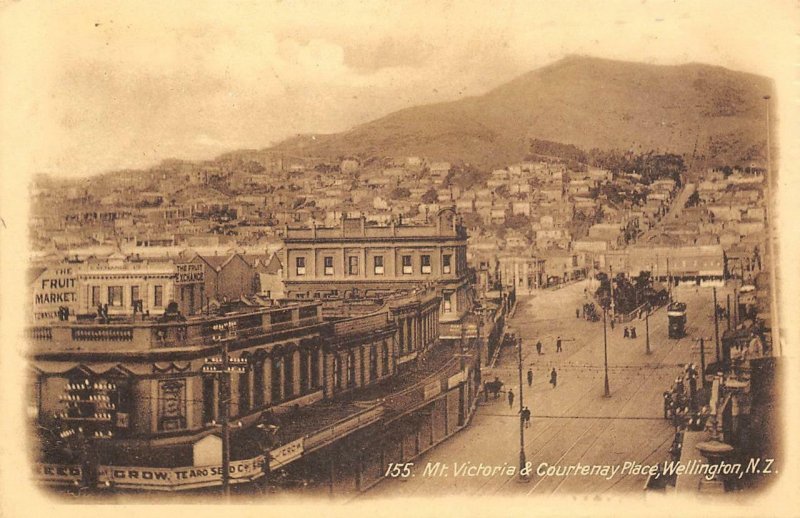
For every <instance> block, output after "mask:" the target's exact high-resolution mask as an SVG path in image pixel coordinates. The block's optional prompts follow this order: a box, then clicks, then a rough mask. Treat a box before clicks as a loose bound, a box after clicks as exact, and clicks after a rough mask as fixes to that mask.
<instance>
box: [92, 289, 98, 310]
mask: <svg viewBox="0 0 800 518" xmlns="http://www.w3.org/2000/svg"><path fill="white" fill-rule="evenodd" d="M98 304H100V286H92V306H96V305H98Z"/></svg>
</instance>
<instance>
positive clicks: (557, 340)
mask: <svg viewBox="0 0 800 518" xmlns="http://www.w3.org/2000/svg"><path fill="white" fill-rule="evenodd" d="M556 352H557V353H560V352H561V337H560V336H559V337H558V338H556Z"/></svg>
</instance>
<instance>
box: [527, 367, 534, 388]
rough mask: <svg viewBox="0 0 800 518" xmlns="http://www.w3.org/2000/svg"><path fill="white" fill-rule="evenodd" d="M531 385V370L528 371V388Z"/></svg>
mask: <svg viewBox="0 0 800 518" xmlns="http://www.w3.org/2000/svg"><path fill="white" fill-rule="evenodd" d="M531 385H533V369H528V386H529V387H530V386H531Z"/></svg>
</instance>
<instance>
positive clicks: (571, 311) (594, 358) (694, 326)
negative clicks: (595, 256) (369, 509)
mask: <svg viewBox="0 0 800 518" xmlns="http://www.w3.org/2000/svg"><path fill="white" fill-rule="evenodd" d="M588 287H589V282H588V281H583V282H579V283H576V284H573V285H570V286H568V287H565V288H563V289H560V290H554V291H550V290H543V291H542V292H540V293H537V294H536V295H532V296H530V297H525V298H520V299H519V300H518V303H517V304H518V306H517V310H516V313H515V315H514V316H513V318H511V319H510V320H509V322H508V328H509V330H510V331H509V332H515V333H516V334H517V335H518V336H521V337H522V340H523V343H522V347H523V370H524V373H525V372H527V369H528V368H531V369H533V372H534V383H533V386H532V387H528V386H527V381H526V380H524V387H523V392H522V396H523V399H524V404H525V405H526V406H527V407H528V408H529V409H530V410H531V412H532V422H531V425H530V427H529V428H526V429H525V430H524V432H525V435H524V437H525V439H524V441H525V442H524V444H525V454H526V458H527V460H528V461H529V462H531V465H532V467H533V470H534V473H532V475H531V477H530V480H528V481H525V482H520V481H519V477H518V476H516V474H511V473H510V472H509V469H510V468H516V467H517V466H518V465H519V450H520V437H519V434H520V427H519V414H518V412H519V399H518V398H519V394H520V392H519V387H518V385H519V382H518V369H517V351H516V349H514V348H511V349H506V350H504V351H503V352H502V353H501V356H500V359H499V362H498V364H497V366H496V367H495V368H494V369H485V370H484V372H483V379H485V380H491V379H494V376H497V377H499V378H500V379H501V380H503V381H504V382H505V384H506V386H505V387H504V388H505V389H509V388H511V390H512V391H513V392H514V394H515V399H514V404H513V406H512V407H509V404H508V400H507V394H502V395H501V397H500V398H498V399H496V400H495V399H493V398H491V397H490V398H489V401H488V402H483V401H482V402H481V404H480V406H479V408H478V411H477V413H476V415H475V416H474V417H473V420H472V423H471V425H470V426H469V427H468V428H466V429H465V430H463V431H461V432H459V433H457V434H456V435H455V436H454V437H452V438H451V439H449V440H448V441H446V442H445V443H443V444H442V445H440V446H438V447H436V448H435V449H433V450H432V451H430V452H427V453H426V454H425V455H423V456H422V457H420V458H418V459H417V460H416V461H415V464H414V466H413V467H412V469H411V473H412V475H411V476H409V477H406V478H402V477H401V478H395V479H387V480H385V481H383V482H381V483H380V484H378V485H377V486H375V487H374V488H373V489H371V490H370V491H368V492H367V493H366V494H364V495H363V496H362V497H361V498H384V497H398V496H406V497H408V496H436V495H440V496H445V495H496V494H512V495H519V494H562V493H568V494H570V493H593V494H601V493H612V494H614V493H628V494H629V493H635V492H639V493H642V494H643V488H644V485H645V482H646V480H647V476H648V475H647V473H641V472H637V471H636V469H631V468H630V466H629V469H628V470H626V472H624V473H623V468H624V467H625V466H626V463H633V465H648V466H649V465H654V464H656V463H661V462H663V461H664V460H666V459H667V458H668V449H669V446H670V444H671V442H672V439H673V436H674V429H673V428H672V427H671V426H670V424H669V423H668V422H667V421H666V420H664V419H663V406H662V401H663V399H662V394H663V392H664V390H667V389H668V388H669V387H670V386H671V384H672V382H673V381H674V379H675V377H676V376H677V375H678V374H679V373H680V372H681V371H682V366H683V365H684V364H685V363H687V362H688V361H690V358H691V346H692V343H693V340H694V338H699V337H701V336H702V337H706V338H707V337H713V336H714V320H713V302H712V291H711V289H710V288H698V289H695V288H693V287H692V288H676V289H675V290H673V295H674V297H675V298H676V299H677V300H680V301H682V302H686V303H687V315H688V322H687V328H686V329H687V336H686V337H685V338H683V339H680V340H674V339H669V338H668V337H667V316H666V311H665V309H660V310H657V311H656V312H655V313H653V314H652V315H651V316H650V321H649V323H650V345H651V354H649V355H648V354H646V347H645V334H646V333H645V321H644V320H637V321H634V322H631V323H629V324H626V325H629V326H630V325H635V326H636V331H637V338H636V339H625V338H623V327H624V326H623V325H617V326H616V327H615V329H614V330H612V329H611V327H610V326H608V328H607V333H608V375H609V385H610V393H611V395H610V397H604V367H603V365H604V348H603V322H602V320H601V321H600V322H588V321H586V320H583V319H577V318H576V317H575V309H576V308H578V307H581V306H582V305H583V303H584V302H585V301H587V300H588V299H586V295H585V293H584V289H585V288H588ZM727 291H728V289H727V288H722V289H718V297H719V298H720V300H725V294H726V293H727ZM723 327H724V321H720V336H721V335H722V330H723ZM558 336H561V337H562V339H564V340H567V339H569V340H570V341H564V343H563V352H561V353H557V352H556V347H555V339H556V337H558ZM537 340H541V341H542V344H543V346H544V347H543V351H542V352H543V354H541V355H537V353H536V349H535V344H536V341H537ZM712 344H713V341H712ZM712 347H713V346H712ZM711 350H712V353H711V354H712V355H713V348H712V349H711ZM552 368H555V369H556V371H557V372H558V384H557V386H556V387H555V388H554V387H552V386H551V385H550V383H549V373H550V371H551V369H552ZM523 377H525V374H523ZM437 462H438V463H441V464H440V466H448V468H447V469H446V470H444V471H436V472H435V473H434V472H433V471H431V470H430V469H429V470H428V472H427V473H426V471H425V469H426V467H432V466H435V465H436V463H437ZM465 463H466V464H465ZM481 464H483V465H484V466H489V467H491V470H490V471H491V473H490V472H488V471H486V470H485V469H476V470H473V471H472V472H471V473H476V472H477V474H474V475H472V474H468V473H463V472H462V473H460V475H458V476H456V473H455V470H456V469H457V468H458V467H463V466H465V465H467V466H478V467H479V468H483V467H484V466H480V465H481ZM578 464H580V465H581V466H584V465H588V466H599V467H602V466H611V467H612V468H613V467H614V466H619V471H618V472H617V473H615V474H611V473H609V474H607V476H602V475H600V474H597V473H595V474H594V475H583V474H575V473H571V474H570V475H568V476H559V474H558V473H557V472H554V473H552V474H549V475H548V474H547V473H546V471H542V473H541V474H537V473H536V471H537V469H542V470H546V468H547V467H548V466H551V467H552V466H555V467H561V469H565V468H566V467H569V466H576V465H578ZM545 465H546V466H545ZM573 469H574V468H573Z"/></svg>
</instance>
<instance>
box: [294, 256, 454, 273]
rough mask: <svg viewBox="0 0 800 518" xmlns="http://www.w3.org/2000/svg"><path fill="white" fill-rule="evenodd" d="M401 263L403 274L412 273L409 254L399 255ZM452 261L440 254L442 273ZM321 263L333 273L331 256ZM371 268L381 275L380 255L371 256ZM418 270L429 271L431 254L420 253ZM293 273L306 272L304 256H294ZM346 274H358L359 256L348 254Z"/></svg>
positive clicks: (325, 270)
mask: <svg viewBox="0 0 800 518" xmlns="http://www.w3.org/2000/svg"><path fill="white" fill-rule="evenodd" d="M400 260H401V264H402V266H403V274H404V275H410V274H413V273H414V266H413V261H412V257H411V256H410V255H403V256H401V259H400ZM452 261H453V256H452V255H451V254H445V255H443V256H442V273H444V274H447V273H450V272H451V270H452ZM322 263H323V273H324V274H325V275H333V274H334V269H333V256H325V257H323V258H322ZM372 268H373V273H374V274H375V275H383V273H384V262H383V256H382V255H376V256H374V257H373V258H372ZM420 272H422V273H424V274H429V273H431V256H430V255H421V256H420ZM295 273H296V274H297V275H298V276H303V275H305V274H306V258H305V257H297V258H295ZM347 274H348V275H358V274H359V257H358V256H355V255H351V256H348V258H347Z"/></svg>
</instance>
